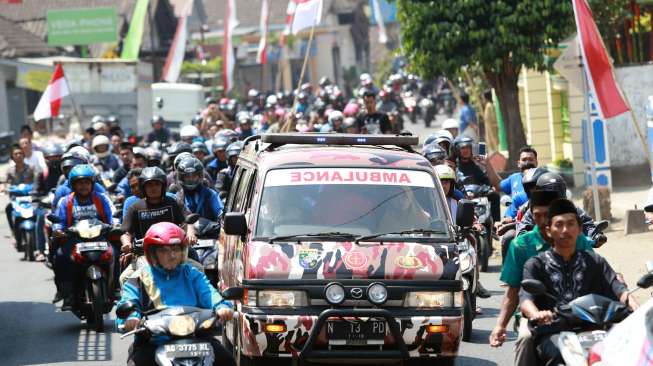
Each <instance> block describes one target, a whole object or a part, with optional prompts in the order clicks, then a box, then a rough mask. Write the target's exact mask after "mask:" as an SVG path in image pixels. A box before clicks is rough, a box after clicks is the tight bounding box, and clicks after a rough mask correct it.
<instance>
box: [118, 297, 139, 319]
mask: <svg viewBox="0 0 653 366" xmlns="http://www.w3.org/2000/svg"><path fill="white" fill-rule="evenodd" d="M137 308H138V306H136V303H134V302H132V301H125V302H123V303H122V304H120V306H118V307H117V308H116V316H117V317H118V318H120V319H127V317H128V316H129V315H130V314H131V313H133V312H134V310H136V309H137Z"/></svg>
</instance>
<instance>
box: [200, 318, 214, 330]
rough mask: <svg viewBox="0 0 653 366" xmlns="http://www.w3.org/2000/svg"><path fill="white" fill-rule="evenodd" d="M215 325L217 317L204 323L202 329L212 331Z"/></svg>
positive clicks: (201, 325)
mask: <svg viewBox="0 0 653 366" xmlns="http://www.w3.org/2000/svg"><path fill="white" fill-rule="evenodd" d="M213 323H215V317H213V318H209V319H206V320H205V321H203V322H202V324H200V328H202V329H210V328H211V327H212V326H213Z"/></svg>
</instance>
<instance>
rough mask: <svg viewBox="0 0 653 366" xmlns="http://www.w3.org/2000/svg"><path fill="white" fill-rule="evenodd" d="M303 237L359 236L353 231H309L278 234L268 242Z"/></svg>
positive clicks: (350, 237) (352, 237) (351, 237)
mask: <svg viewBox="0 0 653 366" xmlns="http://www.w3.org/2000/svg"><path fill="white" fill-rule="evenodd" d="M301 237H326V238H330V237H336V238H349V239H354V238H356V237H357V235H356V234H352V233H342V232H339V231H331V232H324V233H308V234H293V235H278V236H273V237H271V238H270V239H268V243H272V242H275V241H283V240H288V239H294V238H301Z"/></svg>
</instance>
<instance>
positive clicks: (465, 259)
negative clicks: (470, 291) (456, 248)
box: [458, 252, 472, 273]
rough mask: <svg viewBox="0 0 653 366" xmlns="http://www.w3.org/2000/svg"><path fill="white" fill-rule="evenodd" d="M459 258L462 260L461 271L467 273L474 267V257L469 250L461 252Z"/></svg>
mask: <svg viewBox="0 0 653 366" xmlns="http://www.w3.org/2000/svg"><path fill="white" fill-rule="evenodd" d="M458 260H459V261H460V272H462V273H466V272H467V271H469V270H470V269H471V268H472V257H471V256H470V255H469V253H468V252H462V253H460V255H459V256H458Z"/></svg>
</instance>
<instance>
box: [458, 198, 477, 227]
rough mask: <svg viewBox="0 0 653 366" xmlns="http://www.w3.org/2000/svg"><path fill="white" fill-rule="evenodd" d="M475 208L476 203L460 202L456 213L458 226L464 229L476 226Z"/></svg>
mask: <svg viewBox="0 0 653 366" xmlns="http://www.w3.org/2000/svg"><path fill="white" fill-rule="evenodd" d="M474 206H475V204H474V201H470V200H460V201H458V209H457V211H456V225H458V226H460V227H462V228H469V227H472V225H474Z"/></svg>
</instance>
